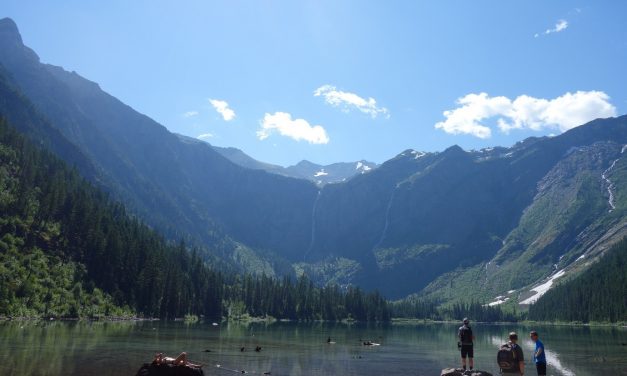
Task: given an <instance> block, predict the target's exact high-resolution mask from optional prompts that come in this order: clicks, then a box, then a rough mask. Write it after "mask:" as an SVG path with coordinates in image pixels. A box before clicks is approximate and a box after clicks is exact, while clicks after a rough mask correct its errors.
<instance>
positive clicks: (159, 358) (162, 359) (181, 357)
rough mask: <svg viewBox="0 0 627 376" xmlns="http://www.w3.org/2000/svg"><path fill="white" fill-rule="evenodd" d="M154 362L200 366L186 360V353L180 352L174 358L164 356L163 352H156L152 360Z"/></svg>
mask: <svg viewBox="0 0 627 376" xmlns="http://www.w3.org/2000/svg"><path fill="white" fill-rule="evenodd" d="M152 362H153V363H155V364H173V365H175V366H186V367H193V368H200V367H201V366H200V365H199V364H194V363H192V362H189V361H187V353H186V352H182V353H181V354H180V355H179V356H177V357H176V358H170V357H168V356H164V355H163V353H158V354H156V355H155V358H154V359H153V361H152Z"/></svg>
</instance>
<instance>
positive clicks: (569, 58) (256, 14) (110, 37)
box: [0, 0, 627, 165]
mask: <svg viewBox="0 0 627 376" xmlns="http://www.w3.org/2000/svg"><path fill="white" fill-rule="evenodd" d="M625 14H627V2H622V1H550V2H549V1H430V2H426V1H424V2H422V1H223V2H210V1H177V2H172V1H170V2H166V1H106V2H95V1H62V2H59V1H28V0H19V1H18V0H4V1H3V2H2V4H0V17H7V16H8V17H11V18H13V19H14V20H15V21H16V22H17V24H18V27H19V28H20V31H21V33H22V37H23V39H24V42H25V43H26V44H27V45H28V46H30V47H32V48H33V49H34V50H35V51H36V52H37V53H38V54H39V56H40V57H41V59H42V61H44V62H47V63H51V64H54V65H60V66H63V67H65V68H66V69H68V70H75V71H77V72H78V73H79V74H81V75H82V76H84V77H86V78H88V79H90V80H93V81H96V82H98V83H99V84H100V85H101V87H102V88H103V89H104V90H106V91H107V92H109V93H110V94H112V95H114V96H116V97H117V98H119V99H120V100H122V101H123V102H125V103H127V104H129V105H131V106H132V107H134V108H135V109H137V110H138V111H140V112H142V113H144V114H146V115H148V116H150V117H152V118H154V119H155V120H157V121H158V122H160V123H161V124H163V125H165V126H166V127H167V128H168V129H170V130H171V131H173V132H177V133H182V134H185V135H189V136H192V137H198V136H200V135H204V136H203V138H204V139H205V140H207V141H208V142H210V143H212V144H215V145H219V146H235V147H238V148H240V149H242V150H244V151H245V152H247V153H248V154H250V155H252V156H253V157H255V158H257V159H260V160H263V161H266V162H271V163H277V164H282V165H289V164H293V163H296V162H298V161H299V160H301V159H308V160H311V161H314V162H317V163H331V162H337V161H353V160H359V159H367V160H371V161H375V162H383V161H384V160H386V159H389V158H391V157H393V156H394V155H396V154H398V153H400V152H401V151H403V150H405V149H409V148H412V149H417V150H424V151H437V150H443V149H445V148H446V147H448V146H450V145H453V144H458V145H460V146H462V147H463V148H465V149H472V148H481V147H487V146H493V145H503V146H508V145H512V144H513V143H515V142H516V141H519V140H521V139H523V138H525V137H528V136H540V135H550V134H559V133H560V132H562V131H564V130H566V129H569V128H572V127H573V126H575V125H577V124H579V123H580V122H582V121H586V120H588V119H591V118H594V117H598V116H611V115H621V114H624V113H625V112H626V109H627V74H626V71H625V69H626V67H627V23H625V22H624V15H625ZM216 109H218V110H220V111H221V112H219V111H217V110H216ZM445 111H448V112H447V113H446V114H445Z"/></svg>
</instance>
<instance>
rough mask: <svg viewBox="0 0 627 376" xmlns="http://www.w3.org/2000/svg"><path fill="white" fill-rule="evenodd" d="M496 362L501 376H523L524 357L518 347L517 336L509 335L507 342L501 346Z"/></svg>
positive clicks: (512, 333)
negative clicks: (507, 375)
mask: <svg viewBox="0 0 627 376" xmlns="http://www.w3.org/2000/svg"><path fill="white" fill-rule="evenodd" d="M496 361H497V363H498V364H499V367H500V368H501V374H504V375H505V374H510V375H511V374H513V375H520V376H523V375H524V374H525V356H524V354H523V351H522V348H521V347H520V346H518V334H516V332H511V333H509V342H507V343H506V344H504V345H503V346H501V349H500V350H499V352H498V353H497V355H496Z"/></svg>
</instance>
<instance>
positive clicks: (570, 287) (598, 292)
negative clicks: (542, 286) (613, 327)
mask: <svg viewBox="0 0 627 376" xmlns="http://www.w3.org/2000/svg"><path fill="white" fill-rule="evenodd" d="M529 319H531V320H541V321H564V322H576V321H578V322H584V323H587V322H591V321H592V322H627V239H623V240H622V241H620V242H619V243H617V244H616V245H615V246H613V247H612V248H611V249H609V250H608V251H607V253H606V254H605V256H603V257H602V258H601V260H599V261H598V262H597V263H596V264H594V265H592V266H591V267H590V268H589V269H588V270H586V271H584V272H583V273H582V274H581V275H579V276H578V277H575V278H574V279H572V280H569V281H565V282H563V283H559V284H557V285H556V286H555V287H553V288H552V289H550V290H549V291H547V293H546V294H544V295H543V296H542V297H541V298H540V299H538V301H537V302H536V303H535V304H533V305H532V306H530V307H529Z"/></svg>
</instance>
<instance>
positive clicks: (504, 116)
mask: <svg viewBox="0 0 627 376" xmlns="http://www.w3.org/2000/svg"><path fill="white" fill-rule="evenodd" d="M609 100H610V97H609V96H608V95H607V94H605V93H604V92H602V91H577V92H575V93H570V92H568V93H566V94H564V95H561V96H559V97H557V98H553V99H544V98H534V97H531V96H528V95H521V96H518V97H517V98H516V99H514V100H512V99H509V98H507V97H503V96H499V97H490V96H489V95H488V94H486V93H479V94H474V93H472V94H468V95H466V96H464V97H462V98H459V99H458V100H457V104H458V105H459V107H457V108H455V109H453V110H448V111H444V117H445V118H446V120H444V121H441V122H438V123H436V124H435V128H437V129H441V130H443V131H444V132H446V133H450V134H469V135H473V136H475V137H479V138H489V137H490V136H491V135H492V129H491V128H490V127H489V126H487V125H485V124H484V123H483V121H484V120H488V119H491V118H496V124H497V126H498V128H499V129H500V130H501V131H502V132H504V133H508V132H510V131H511V130H513V129H531V130H536V131H540V130H543V129H556V130H559V131H561V132H564V131H567V130H569V129H571V128H574V127H576V126H578V125H581V124H584V123H586V122H588V121H590V120H594V119H596V118H603V117H611V116H616V108H615V107H614V106H613V105H612V104H611V103H610V101H609Z"/></svg>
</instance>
